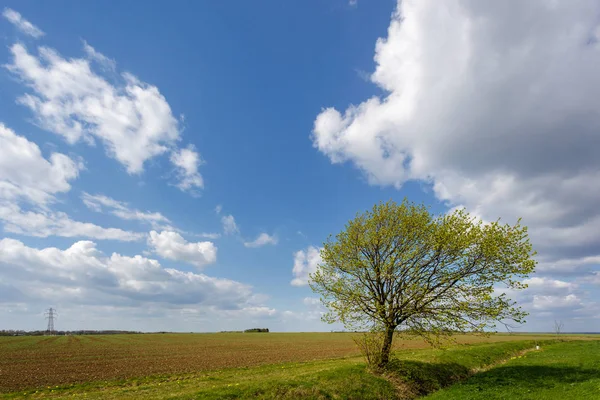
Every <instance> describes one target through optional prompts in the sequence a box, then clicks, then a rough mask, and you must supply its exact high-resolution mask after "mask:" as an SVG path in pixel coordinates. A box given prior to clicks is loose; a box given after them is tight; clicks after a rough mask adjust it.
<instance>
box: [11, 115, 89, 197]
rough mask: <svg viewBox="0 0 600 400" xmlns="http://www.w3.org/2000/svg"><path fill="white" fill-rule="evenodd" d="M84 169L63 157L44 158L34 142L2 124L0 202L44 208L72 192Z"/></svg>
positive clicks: (58, 155) (53, 155) (52, 155)
mask: <svg viewBox="0 0 600 400" xmlns="http://www.w3.org/2000/svg"><path fill="white" fill-rule="evenodd" d="M81 168H83V167H82V165H81V164H79V163H76V162H75V161H73V160H72V159H70V158H69V157H67V156H66V155H64V154H60V153H53V154H51V155H50V157H49V159H46V158H44V157H43V156H42V152H41V151H40V148H39V147H38V146H37V145H36V144H35V143H33V142H30V141H29V140H27V139H26V138H24V137H23V136H19V135H17V134H16V133H15V132H14V131H12V130H11V129H9V128H7V127H6V126H4V124H2V123H0V200H10V201H17V200H26V201H28V202H31V203H34V204H38V205H45V204H46V203H48V202H50V201H52V200H53V199H54V195H56V194H58V193H64V192H68V191H69V190H70V189H71V184H70V181H71V180H73V179H75V178H77V176H78V175H79V171H80V169H81Z"/></svg>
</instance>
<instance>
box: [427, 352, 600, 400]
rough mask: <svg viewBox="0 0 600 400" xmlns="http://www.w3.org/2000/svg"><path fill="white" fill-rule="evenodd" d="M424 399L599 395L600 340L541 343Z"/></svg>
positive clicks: (565, 399)
mask: <svg viewBox="0 0 600 400" xmlns="http://www.w3.org/2000/svg"><path fill="white" fill-rule="evenodd" d="M427 399H428V400H453V399H461V400H463V399H464V400H478V399H485V400H493V399H511V400H512V399H515V400H524V399H527V400H547V399H548V400H552V399H560V400H570V399H574V400H575V399H576V400H579V399H581V400H586V399H590V400H591V399H600V341H589V342H579V341H572V342H563V343H557V344H553V345H551V346H547V347H543V348H542V350H541V351H535V352H530V353H527V354H525V355H523V356H521V357H516V358H513V359H510V360H509V361H508V362H506V363H505V364H502V365H499V366H497V367H495V368H491V369H489V370H487V371H484V372H481V373H478V374H475V375H474V376H473V377H471V378H470V379H468V380H466V381H464V382H462V383H459V384H457V385H454V386H452V387H449V388H447V389H445V390H441V391H439V392H437V393H435V394H432V395H431V396H429V397H427Z"/></svg>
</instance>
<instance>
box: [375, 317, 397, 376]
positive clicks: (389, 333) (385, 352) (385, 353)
mask: <svg viewBox="0 0 600 400" xmlns="http://www.w3.org/2000/svg"><path fill="white" fill-rule="evenodd" d="M395 330H396V327H393V326H386V328H385V332H384V337H383V346H382V347H381V361H380V363H379V365H378V367H379V368H383V367H385V366H386V365H387V363H388V362H389V361H390V352H391V350H392V340H394V331H395Z"/></svg>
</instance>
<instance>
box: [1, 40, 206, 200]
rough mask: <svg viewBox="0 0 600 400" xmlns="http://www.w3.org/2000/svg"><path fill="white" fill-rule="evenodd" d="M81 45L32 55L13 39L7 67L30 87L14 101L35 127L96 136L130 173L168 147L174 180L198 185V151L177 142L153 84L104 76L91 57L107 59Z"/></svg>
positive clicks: (76, 137)
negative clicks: (74, 54)
mask: <svg viewBox="0 0 600 400" xmlns="http://www.w3.org/2000/svg"><path fill="white" fill-rule="evenodd" d="M84 50H85V52H86V54H87V57H88V58H71V59H65V58H63V57H61V56H60V55H59V54H58V52H56V51H55V50H54V49H51V48H48V47H40V48H39V51H38V55H35V54H32V53H30V52H29V51H28V50H27V49H26V48H25V46H24V45H23V44H20V43H17V44H14V45H12V46H11V47H10V52H11V54H12V58H13V59H12V63H11V64H9V65H7V66H6V68H8V70H9V71H11V72H12V73H13V74H15V75H16V76H17V77H18V78H19V79H20V80H21V81H22V82H23V83H24V84H25V85H26V86H27V87H28V88H29V89H30V91H29V93H26V94H25V95H23V96H21V97H20V98H19V99H18V101H19V103H21V104H23V105H24V106H26V107H28V108H29V109H30V110H31V111H32V112H33V114H34V115H35V118H36V121H37V123H38V125H39V126H40V127H42V128H43V129H45V130H48V131H50V132H54V133H56V134H58V135H60V136H62V137H64V139H65V140H66V141H67V142H68V143H71V144H74V143H76V142H78V141H80V140H84V141H86V142H87V143H90V144H91V143H94V142H95V141H96V140H99V141H100V142H101V143H102V144H103V145H104V147H105V149H106V152H107V154H108V155H109V156H110V157H112V158H114V159H116V160H117V161H118V162H120V163H121V164H122V165H123V166H125V168H126V170H127V172H128V173H130V174H139V173H141V172H142V171H143V170H144V163H145V162H146V161H147V160H149V159H151V158H153V157H156V156H159V155H161V154H164V153H166V152H171V161H172V162H173V163H174V165H175V167H176V169H177V171H178V177H179V178H180V181H179V183H178V184H177V186H178V187H179V188H180V189H182V190H188V189H190V188H192V187H197V188H201V187H202V178H201V176H200V174H199V173H198V171H197V167H198V165H199V164H200V158H199V155H198V153H197V152H195V151H194V150H193V148H190V147H188V148H186V149H178V148H177V146H176V142H177V141H178V140H180V138H181V135H180V128H179V124H178V121H177V119H176V118H175V117H174V116H173V113H172V112H171V107H170V106H169V104H168V103H167V100H166V99H165V97H164V96H163V95H162V94H161V93H160V91H159V90H158V88H157V87H155V86H152V85H150V84H147V83H145V82H142V81H140V80H139V79H138V78H136V77H135V76H133V75H132V74H129V73H123V74H121V75H120V76H119V79H118V81H117V82H112V83H111V82H109V80H108V79H106V78H105V77H104V76H102V75H100V74H98V73H96V72H95V71H94V70H93V69H92V66H91V64H90V60H93V61H99V62H100V63H101V64H104V65H106V64H107V63H108V64H110V61H111V60H110V59H108V58H107V57H106V56H104V55H102V54H101V53H98V52H97V51H96V50H95V49H93V47H91V46H90V45H88V44H87V43H84Z"/></svg>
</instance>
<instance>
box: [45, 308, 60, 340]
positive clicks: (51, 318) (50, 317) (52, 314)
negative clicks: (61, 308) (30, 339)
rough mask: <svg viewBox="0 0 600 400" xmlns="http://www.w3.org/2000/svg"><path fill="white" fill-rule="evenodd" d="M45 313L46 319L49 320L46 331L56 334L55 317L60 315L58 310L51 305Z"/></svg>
mask: <svg viewBox="0 0 600 400" xmlns="http://www.w3.org/2000/svg"><path fill="white" fill-rule="evenodd" d="M44 315H45V316H46V319H47V320H48V329H47V330H46V332H47V333H48V334H50V335H53V334H54V318H56V317H58V313H57V312H56V309H55V308H52V307H50V308H49V309H47V310H46V312H45V313H44Z"/></svg>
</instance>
